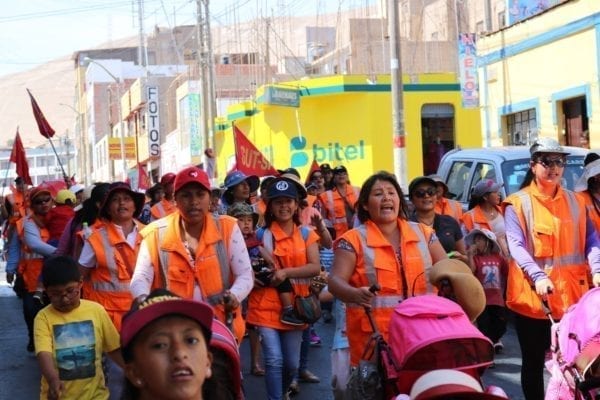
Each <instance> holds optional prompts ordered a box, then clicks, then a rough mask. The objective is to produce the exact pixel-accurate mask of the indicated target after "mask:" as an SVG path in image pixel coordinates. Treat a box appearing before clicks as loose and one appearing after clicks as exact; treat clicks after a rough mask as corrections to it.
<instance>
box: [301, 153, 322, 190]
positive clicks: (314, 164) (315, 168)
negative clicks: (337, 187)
mask: <svg viewBox="0 0 600 400" xmlns="http://www.w3.org/2000/svg"><path fill="white" fill-rule="evenodd" d="M320 170H321V167H319V163H318V162H317V160H315V159H314V158H313V162H312V164H310V169H309V170H308V175H306V180H305V181H304V184H305V185H308V184H309V183H310V176H311V175H312V173H313V172H315V171H320Z"/></svg>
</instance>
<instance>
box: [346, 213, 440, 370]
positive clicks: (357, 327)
mask: <svg viewBox="0 0 600 400" xmlns="http://www.w3.org/2000/svg"><path fill="white" fill-rule="evenodd" d="M398 226H399V228H400V232H402V236H401V239H400V249H401V257H402V264H400V263H399V262H398V259H397V257H396V254H395V251H394V247H393V246H392V245H391V244H390V243H389V242H388V241H387V239H386V238H385V237H384V236H383V234H382V233H381V231H380V230H379V228H378V227H377V225H375V223H373V222H372V221H367V222H365V224H363V225H361V226H359V227H357V228H356V229H352V230H350V231H348V232H346V234H344V236H343V238H344V239H345V240H346V241H348V242H349V243H350V244H351V245H352V247H353V248H354V250H355V251H356V266H355V268H354V272H353V273H352V276H351V277H350V281H349V283H350V285H351V286H353V287H363V286H372V285H373V284H375V283H378V284H379V286H380V287H381V291H380V292H378V293H377V296H375V297H374V298H373V301H372V307H371V314H372V316H373V318H374V320H375V323H376V325H377V328H378V329H379V331H380V332H381V334H382V335H383V338H384V339H385V340H388V333H389V324H390V319H391V317H392V313H393V310H394V308H395V307H396V305H397V304H398V302H400V301H402V300H403V299H405V298H406V297H412V296H418V295H422V294H426V293H434V291H435V289H434V287H433V285H431V283H430V282H429V271H430V270H431V267H432V259H431V253H430V252H429V241H430V239H431V235H432V234H433V230H432V229H431V228H429V227H427V226H425V225H423V224H419V223H417V222H411V221H406V220H403V219H398ZM346 326H348V327H352V329H348V330H347V332H346V333H347V335H348V343H349V345H350V364H352V365H357V364H358V362H359V361H360V358H361V356H362V354H363V351H364V349H365V346H366V344H367V342H368V341H369V338H370V337H371V335H372V334H373V329H372V328H371V324H370V323H369V319H368V317H367V314H366V313H365V310H364V308H363V307H362V306H361V305H359V304H354V303H348V304H347V305H346Z"/></svg>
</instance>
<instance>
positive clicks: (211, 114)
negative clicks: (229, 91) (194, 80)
mask: <svg viewBox="0 0 600 400" xmlns="http://www.w3.org/2000/svg"><path fill="white" fill-rule="evenodd" d="M202 1H203V3H204V33H205V35H206V58H205V60H206V76H207V80H208V83H207V88H208V90H207V95H208V147H210V148H211V149H214V148H215V136H214V131H215V118H216V116H217V106H216V90H215V59H214V54H213V48H212V34H211V31H210V12H209V8H208V3H209V2H210V0H202Z"/></svg>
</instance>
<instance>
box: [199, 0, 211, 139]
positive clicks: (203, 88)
mask: <svg viewBox="0 0 600 400" xmlns="http://www.w3.org/2000/svg"><path fill="white" fill-rule="evenodd" d="M196 12H197V21H196V25H197V26H196V28H197V36H198V52H197V54H198V72H199V75H198V80H199V81H200V107H201V110H200V115H201V118H200V120H201V121H200V126H201V127H202V147H203V148H204V149H206V148H208V147H209V141H208V118H207V117H208V112H209V111H208V108H209V107H208V102H209V101H208V82H207V78H208V77H207V76H206V73H205V63H206V60H205V54H206V51H205V38H204V16H203V14H204V9H203V7H202V0H196Z"/></svg>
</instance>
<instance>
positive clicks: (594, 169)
mask: <svg viewBox="0 0 600 400" xmlns="http://www.w3.org/2000/svg"><path fill="white" fill-rule="evenodd" d="M598 174H600V159H598V160H595V161H592V162H590V163H589V164H588V165H586V166H585V167H583V174H581V176H580V177H579V179H578V180H577V183H575V187H574V188H573V190H574V191H576V192H584V191H586V190H587V189H588V181H589V180H590V178H593V177H594V176H596V175H598Z"/></svg>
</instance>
